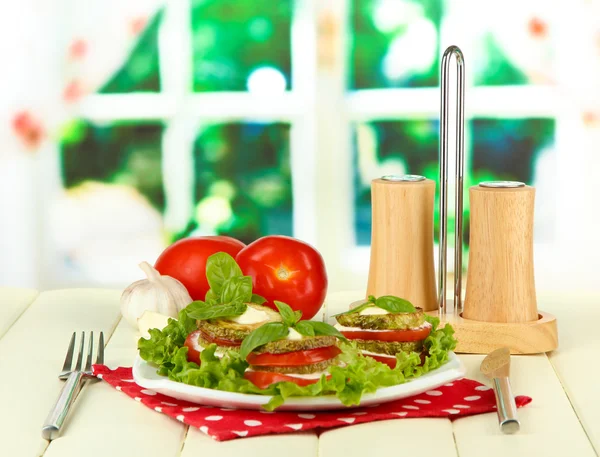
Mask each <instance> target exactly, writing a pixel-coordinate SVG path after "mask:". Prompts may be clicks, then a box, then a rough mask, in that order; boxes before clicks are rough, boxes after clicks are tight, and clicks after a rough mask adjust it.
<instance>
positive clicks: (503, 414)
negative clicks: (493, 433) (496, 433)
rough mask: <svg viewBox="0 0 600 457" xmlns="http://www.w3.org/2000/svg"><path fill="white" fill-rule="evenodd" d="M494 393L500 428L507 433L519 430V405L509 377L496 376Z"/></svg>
mask: <svg viewBox="0 0 600 457" xmlns="http://www.w3.org/2000/svg"><path fill="white" fill-rule="evenodd" d="M494 394H495V395H496V408H497V412H498V422H499V423H500V430H502V432H503V433H507V434H512V433H516V432H518V431H519V429H520V428H521V424H520V423H519V420H518V419H517V405H516V403H515V397H513V394H512V391H511V388H510V381H509V380H508V378H507V377H504V378H494Z"/></svg>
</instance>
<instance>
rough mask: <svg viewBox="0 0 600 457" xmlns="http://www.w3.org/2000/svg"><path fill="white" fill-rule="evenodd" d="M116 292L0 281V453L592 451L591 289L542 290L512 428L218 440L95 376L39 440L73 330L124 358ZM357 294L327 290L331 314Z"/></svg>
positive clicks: (463, 422)
mask: <svg viewBox="0 0 600 457" xmlns="http://www.w3.org/2000/svg"><path fill="white" fill-rule="evenodd" d="M119 296H120V291H118V290H99V289H70V290H62V291H49V292H43V293H41V294H39V295H38V293H37V292H36V291H31V290H18V289H0V380H1V381H0V408H1V409H0V411H1V412H2V414H1V415H0V456H2V457H21V456H23V457H38V456H44V457H59V456H60V457H71V456H72V457H75V456H77V457H79V456H86V457H93V456H99V457H100V456H101V457H107V456H111V457H113V456H127V457H135V456H144V457H154V456H156V457H159V456H160V457H171V456H172V457H177V456H181V457H191V456H207V455H209V456H219V457H227V456H232V457H233V456H235V457H240V456H249V457H254V456H256V457H259V456H260V457H271V456H272V457H281V456H282V455H285V456H286V457H296V456H298V457H300V456H302V457H317V456H320V457H342V456H343V457H364V456H365V455H377V454H378V453H379V454H381V455H402V456H431V455H435V456H436V457H444V456H457V455H460V456H461V457H471V456H483V455H485V456H489V457H492V456H502V457H508V456H530V455H531V456H533V455H536V456H538V455H539V456H578V457H586V456H594V455H598V454H597V453H598V451H599V450H600V394H599V393H598V385H599V384H598V375H599V374H600V370H598V368H597V367H598V365H597V364H598V363H600V362H599V361H598V354H600V337H599V336H598V333H597V324H596V322H597V321H598V320H599V319H600V307H599V305H600V296H596V297H593V296H588V297H581V296H578V297H576V298H575V297H566V296H562V297H561V296H551V295H549V296H548V297H544V296H543V295H541V294H540V297H539V302H540V308H541V309H544V310H545V311H549V312H552V313H554V314H556V315H557V317H558V325H559V337H560V349H559V350H558V351H555V352H554V353H552V354H549V355H548V356H546V355H537V356H519V357H513V359H512V382H513V389H514V391H515V394H527V395H530V396H532V397H533V403H531V404H530V405H529V406H527V407H525V408H523V409H520V410H519V417H520V419H521V431H520V433H518V434H516V435H509V436H506V435H502V434H501V433H500V432H499V430H498V425H497V419H496V415H495V413H492V414H484V415H479V416H472V417H466V418H462V419H457V420H455V421H454V422H451V421H450V420H448V419H397V420H389V421H381V422H375V423H370V424H361V425H355V426H347V427H343V428H340V429H337V430H331V431H326V432H323V433H321V434H320V435H317V434H316V433H297V434H289V435H276V436H266V437H255V438H248V439H239V440H233V441H227V442H221V443H219V442H216V441H213V440H212V439H211V438H209V437H207V436H206V435H204V434H203V433H201V432H200V431H199V430H195V429H190V428H188V427H187V426H185V425H183V424H181V423H179V422H177V421H174V420H172V419H169V418H168V417H166V416H164V415H161V414H158V413H156V412H153V411H151V410H150V409H148V408H146V407H145V406H143V405H142V404H140V403H137V402H134V401H131V399H130V398H129V397H127V396H126V395H123V394H121V393H119V392H116V391H115V390H114V389H113V388H112V387H110V386H108V385H107V384H105V383H102V382H96V383H92V384H88V385H86V386H85V387H84V389H83V391H82V392H81V394H80V396H79V397H78V399H77V402H76V404H75V406H74V409H73V411H72V412H71V416H70V417H69V419H68V421H67V423H66V425H65V428H64V430H63V434H62V436H61V437H60V438H58V439H56V440H55V441H53V442H52V443H51V444H48V442H47V441H44V440H43V439H42V438H41V435H40V428H41V425H42V422H43V420H44V418H45V416H46V414H47V413H48V410H49V409H50V407H51V405H52V403H53V402H54V400H55V398H56V395H57V394H58V391H59V389H60V388H61V382H60V381H59V380H58V379H57V377H56V376H57V373H58V370H59V368H60V367H61V366H62V361H63V358H64V354H65V349H66V347H67V344H68V342H69V339H70V337H71V333H72V332H73V331H74V330H86V331H88V330H94V331H100V330H103V331H104V332H105V334H106V335H107V336H108V343H107V348H106V363H107V365H109V366H111V367H116V366H119V365H120V366H131V364H132V361H133V358H134V356H135V353H136V341H137V339H138V335H137V333H136V331H134V330H133V329H131V328H130V327H129V326H128V325H127V323H126V322H124V321H120V315H119V306H118V303H119ZM357 298H360V294H357V293H338V294H332V295H330V296H329V297H328V301H327V304H328V309H329V312H332V311H334V310H338V309H343V308H344V307H346V306H347V305H348V303H350V302H351V301H354V300H355V299H357ZM461 358H462V360H463V361H464V363H465V364H466V366H467V367H468V373H467V376H468V377H470V378H475V379H478V380H480V381H482V382H486V381H485V379H483V378H482V377H481V376H480V375H479V373H478V367H479V364H480V362H481V360H482V356H475V355H469V356H461Z"/></svg>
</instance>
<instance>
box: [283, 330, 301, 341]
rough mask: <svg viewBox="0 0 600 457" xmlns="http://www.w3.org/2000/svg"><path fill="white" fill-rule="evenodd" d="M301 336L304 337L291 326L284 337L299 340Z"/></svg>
mask: <svg viewBox="0 0 600 457" xmlns="http://www.w3.org/2000/svg"><path fill="white" fill-rule="evenodd" d="M302 338H304V337H303V336H302V335H300V333H298V332H297V331H296V330H294V329H293V328H290V330H289V332H288V336H287V337H286V338H285V339H286V340H291V341H300V340H301V339H302Z"/></svg>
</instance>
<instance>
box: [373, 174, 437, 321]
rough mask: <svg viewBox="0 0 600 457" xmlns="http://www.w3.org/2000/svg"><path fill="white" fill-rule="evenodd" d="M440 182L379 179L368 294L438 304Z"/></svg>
mask: <svg viewBox="0 0 600 457" xmlns="http://www.w3.org/2000/svg"><path fill="white" fill-rule="evenodd" d="M434 193H435V182H434V181H432V180H430V179H424V178H422V180H420V181H398V180H386V179H375V180H373V182H372V184H371V195H372V199H371V200H372V206H373V212H372V218H373V229H372V235H371V264H370V268H369V281H368V286H367V296H369V295H375V296H376V297H379V296H381V295H396V296H398V297H403V298H405V299H407V300H409V301H410V302H411V303H413V304H414V305H415V306H419V307H421V308H423V309H424V310H425V311H430V310H436V309H437V293H436V288H435V270H434V265H433V205H434Z"/></svg>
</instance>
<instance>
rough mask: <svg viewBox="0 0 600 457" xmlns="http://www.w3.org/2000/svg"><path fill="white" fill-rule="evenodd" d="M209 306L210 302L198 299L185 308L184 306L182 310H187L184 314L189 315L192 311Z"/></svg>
mask: <svg viewBox="0 0 600 457" xmlns="http://www.w3.org/2000/svg"><path fill="white" fill-rule="evenodd" d="M207 306H209V304H208V303H206V302H203V301H202V300H196V301H193V302H192V303H190V304H189V305H187V306H186V307H185V308H183V310H182V311H185V313H184V314H187V315H188V316H189V313H191V312H193V311H197V310H199V309H204V308H205V307H207Z"/></svg>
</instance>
